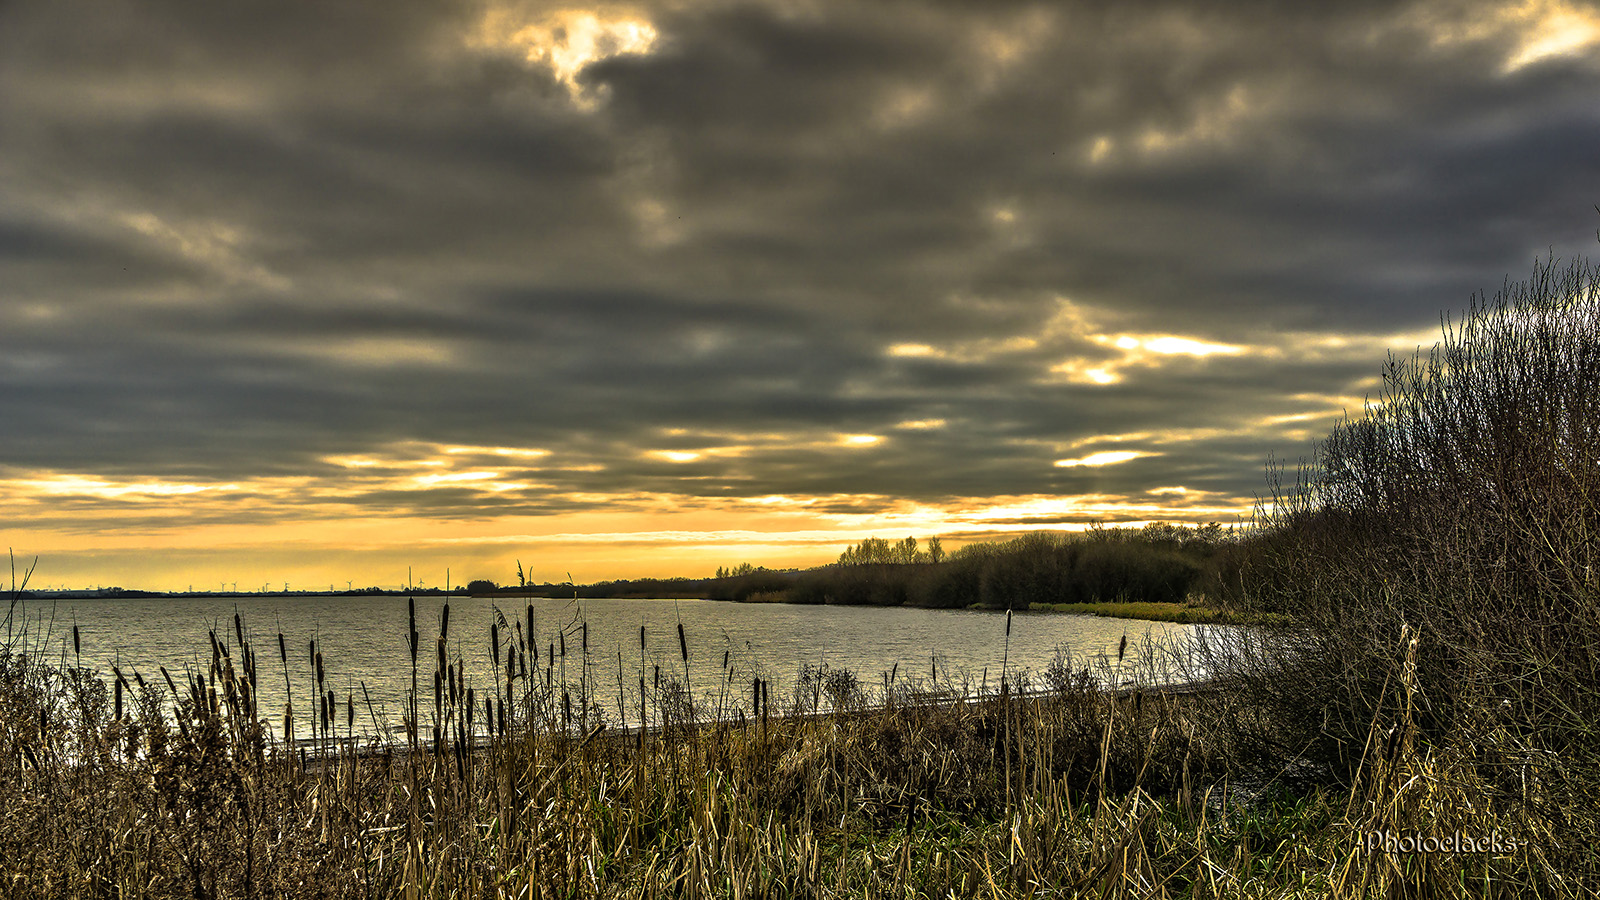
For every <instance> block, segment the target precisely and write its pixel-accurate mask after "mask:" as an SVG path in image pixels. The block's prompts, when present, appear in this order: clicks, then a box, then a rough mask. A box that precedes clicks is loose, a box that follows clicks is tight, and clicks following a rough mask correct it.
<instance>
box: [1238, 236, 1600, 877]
mask: <svg viewBox="0 0 1600 900" xmlns="http://www.w3.org/2000/svg"><path fill="white" fill-rule="evenodd" d="M1280 474H1281V472H1280V471H1279V470H1275V471H1274V472H1273V477H1272V479H1271V482H1272V483H1271V490H1270V496H1269V498H1268V500H1267V501H1266V502H1265V503H1264V504H1263V505H1262V507H1261V509H1260V512H1259V522H1258V524H1259V525H1260V526H1261V528H1260V529H1259V531H1258V533H1257V534H1256V535H1255V536H1254V537H1253V539H1252V540H1251V541H1250V542H1249V543H1248V546H1247V547H1246V548H1245V550H1246V552H1245V556H1244V558H1245V560H1246V561H1247V564H1246V565H1245V566H1243V568H1242V571H1241V572H1240V573H1239V574H1240V578H1239V580H1238V581H1237V585H1238V587H1239V589H1240V591H1242V593H1243V595H1244V597H1245V598H1246V599H1247V600H1249V601H1250V602H1253V603H1254V604H1256V605H1257V606H1260V607H1264V608H1269V609H1273V610H1279V611H1284V612H1288V613H1290V614H1291V615H1292V616H1293V620H1294V624H1293V625H1285V626H1283V627H1280V628H1274V629H1267V630H1265V631H1262V632H1258V633H1257V635H1258V638H1257V639H1255V640H1250V641H1246V642H1243V643H1238V644H1233V645H1230V646H1228V647H1226V648H1224V647H1220V646H1219V647H1216V648H1213V649H1214V650H1216V651H1217V656H1218V658H1217V659H1216V660H1215V661H1214V662H1215V665H1217V666H1218V667H1219V668H1226V669H1229V670H1231V671H1233V672H1235V673H1236V674H1237V675H1238V676H1239V677H1240V680H1241V682H1242V683H1243V684H1244V685H1245V686H1246V687H1247V689H1248V690H1250V691H1251V692H1253V693H1254V694H1255V696H1256V697H1257V698H1259V700H1260V701H1261V702H1262V704H1263V708H1264V709H1267V710H1270V713H1271V714H1270V715H1269V716H1268V717H1266V719H1268V720H1270V721H1272V722H1273V723H1274V728H1275V729H1277V733H1276V734H1271V735H1269V734H1265V733H1264V734H1262V735H1261V736H1260V737H1261V740H1262V741H1263V743H1267V744H1276V745H1277V746H1275V747H1272V748H1270V749H1272V750H1273V751H1274V752H1275V755H1281V754H1282V753H1284V752H1307V753H1309V754H1310V755H1311V756H1312V757H1313V758H1316V759H1319V760H1323V761H1326V762H1329V763H1331V764H1332V765H1333V766H1334V767H1335V769H1337V768H1339V767H1340V766H1341V765H1342V766H1346V767H1349V766H1354V765H1355V764H1356V761H1357V760H1359V759H1360V758H1361V757H1362V754H1363V745H1364V744H1365V743H1367V742H1368V740H1369V735H1370V734H1372V733H1373V732H1372V726H1373V724H1374V723H1379V724H1382V723H1384V722H1386V721H1388V719H1389V718H1391V717H1394V716H1396V715H1398V712H1397V710H1396V709H1395V708H1394V706H1393V704H1392V703H1389V701H1388V700H1387V699H1386V698H1389V697H1391V696H1392V694H1391V691H1390V688H1392V686H1393V685H1395V684H1399V683H1401V682H1402V681H1403V680H1407V679H1409V680H1407V681H1406V683H1408V684H1414V685H1415V691H1413V692H1412V694H1411V695H1410V696H1408V698H1407V700H1406V705H1407V708H1408V712H1407V715H1411V712H1410V711H1409V710H1411V709H1412V708H1414V710H1415V715H1416V716H1417V719H1418V722H1419V724H1420V727H1421V734H1423V735H1424V736H1425V739H1426V740H1427V741H1429V742H1430V744H1431V745H1432V746H1433V747H1435V748H1437V751H1438V752H1439V753H1453V754H1459V755H1463V756H1465V757H1468V758H1470V760H1471V761H1472V762H1473V764H1474V765H1476V766H1477V767H1478V770H1479V771H1480V772H1481V773H1483V775H1484V776H1485V779H1486V783H1489V784H1492V785H1495V786H1497V787H1496V789H1497V790H1498V791H1500V792H1501V793H1503V794H1504V795H1506V796H1514V797H1515V798H1517V799H1518V800H1519V802H1525V803H1527V804H1530V805H1533V806H1535V807H1536V808H1538V809H1539V810H1540V811H1541V812H1542V813H1544V814H1547V815H1548V816H1550V817H1552V820H1554V821H1560V822H1562V823H1563V825H1564V833H1565V834H1566V835H1567V839H1568V840H1569V841H1570V844H1569V848H1575V847H1581V846H1585V845H1587V846H1593V845H1594V842H1595V841H1596V840H1600V817H1597V815H1596V813H1595V811H1594V807H1595V803H1594V798H1595V797H1600V779H1597V776H1596V774H1595V773H1596V772H1597V771H1600V768H1597V764H1600V732H1597V722H1600V692H1597V685H1600V596H1597V587H1600V568H1597V563H1600V269H1597V268H1596V267H1595V266H1593V265H1591V264H1589V263H1587V262H1575V263H1572V264H1568V265H1559V264H1557V263H1556V262H1554V261H1546V262H1542V263H1540V264H1538V265H1536V266H1535V269H1534V272H1533V275H1532V276H1531V277H1530V278H1529V279H1528V280H1527V281H1524V282H1519V283H1508V284H1507V285H1506V286H1505V287H1504V288H1503V289H1502V290H1501V291H1499V292H1498V293H1497V294H1496V295H1495V296H1494V297H1493V298H1492V299H1487V298H1484V297H1481V296H1480V297H1475V298H1474V299H1473V302H1472V304H1471V306H1470V307H1469V309H1468V310H1467V311H1466V313H1465V315H1464V316H1462V317H1461V318H1460V319H1459V320H1456V321H1451V320H1448V319H1447V320H1446V321H1445V323H1444V328H1443V334H1442V338H1441V340H1440V341H1439V343H1438V344H1436V345H1435V346H1434V347H1433V348H1431V349H1430V350H1428V351H1425V352H1421V351H1419V352H1418V353H1417V354H1415V355H1413V356H1411V357H1404V358H1391V359H1390V360H1389V362H1388V364H1387V365H1386V367H1385V369H1384V373H1383V387H1382V390H1381V393H1380V394H1379V396H1378V397H1376V398H1375V399H1374V400H1372V401H1370V402H1369V404H1368V408H1367V409H1366V410H1365V411H1364V414H1363V415H1361V416H1360V417H1358V418H1351V419H1347V420H1346V421H1345V422H1344V423H1343V424H1341V425H1340V426H1338V427H1337V428H1336V429H1334V431H1333V432H1332V433H1331V434H1330V435H1329V436H1328V437H1327V438H1326V439H1325V440H1324V441H1323V443H1322V444H1321V446H1320V448H1319V450H1318V452H1317V454H1316V456H1315V457H1314V458H1313V460H1311V462H1310V463H1308V464H1306V465H1304V466H1302V468H1301V470H1300V471H1299V473H1298V476H1297V477H1296V478H1294V479H1292V480H1287V479H1282V478H1281V477H1279V476H1280ZM1397 648H1412V649H1413V650H1414V653H1411V654H1409V655H1408V653H1407V652H1403V650H1397ZM1410 669H1414V671H1408V670H1410ZM1386 704H1388V705H1386ZM1286 724H1287V725H1289V726H1290V727H1288V728H1285V727H1284V726H1285V725H1286Z"/></svg>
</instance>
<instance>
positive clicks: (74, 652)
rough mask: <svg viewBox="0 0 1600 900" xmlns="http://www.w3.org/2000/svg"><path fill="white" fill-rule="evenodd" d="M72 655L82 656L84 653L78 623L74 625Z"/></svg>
mask: <svg viewBox="0 0 1600 900" xmlns="http://www.w3.org/2000/svg"><path fill="white" fill-rule="evenodd" d="M72 655H73V656H82V655H83V650H82V647H81V645H80V644H79V643H78V626H76V625H74V626H72Z"/></svg>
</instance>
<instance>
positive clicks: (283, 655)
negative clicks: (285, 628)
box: [278, 631, 289, 666]
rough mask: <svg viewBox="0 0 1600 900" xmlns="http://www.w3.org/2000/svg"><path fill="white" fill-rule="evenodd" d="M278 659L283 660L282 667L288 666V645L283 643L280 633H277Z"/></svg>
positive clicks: (281, 633)
mask: <svg viewBox="0 0 1600 900" xmlns="http://www.w3.org/2000/svg"><path fill="white" fill-rule="evenodd" d="M278 658H279V659H281V660H283V664H284V665H286V666H287V665H288V664H289V645H288V643H286V642H285V641H284V639H283V632H281V631H280V632H278Z"/></svg>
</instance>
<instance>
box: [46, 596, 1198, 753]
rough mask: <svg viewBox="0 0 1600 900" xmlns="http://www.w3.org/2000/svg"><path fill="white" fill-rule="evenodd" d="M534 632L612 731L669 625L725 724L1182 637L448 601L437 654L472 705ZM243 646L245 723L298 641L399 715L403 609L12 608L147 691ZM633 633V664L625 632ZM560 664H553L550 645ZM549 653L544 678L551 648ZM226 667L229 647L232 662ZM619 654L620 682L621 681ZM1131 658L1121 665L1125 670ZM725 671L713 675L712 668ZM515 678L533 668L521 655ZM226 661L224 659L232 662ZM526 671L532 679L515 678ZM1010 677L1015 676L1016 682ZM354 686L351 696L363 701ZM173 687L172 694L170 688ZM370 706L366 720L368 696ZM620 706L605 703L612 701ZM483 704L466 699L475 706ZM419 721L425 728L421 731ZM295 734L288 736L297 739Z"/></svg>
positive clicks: (842, 616) (673, 659)
mask: <svg viewBox="0 0 1600 900" xmlns="http://www.w3.org/2000/svg"><path fill="white" fill-rule="evenodd" d="M530 603H531V604H532V607H533V631H534V632H536V633H537V636H538V637H537V642H536V643H537V644H538V650H537V660H536V662H537V667H538V669H539V670H541V671H548V674H549V676H550V677H551V678H552V680H553V682H554V683H555V684H557V685H558V686H559V685H560V684H561V683H562V681H563V678H562V672H563V669H564V671H565V673H566V678H565V680H566V681H567V682H568V683H574V682H577V681H578V680H579V675H580V673H581V672H582V671H583V670H584V663H583V659H584V654H583V647H582V641H583V623H587V625H588V655H587V659H588V668H587V672H588V683H589V684H590V685H592V686H593V693H594V695H595V702H596V703H597V704H598V705H600V706H602V707H605V708H606V709H607V711H608V712H607V715H608V716H609V717H610V718H611V721H613V722H615V721H617V718H618V715H617V709H618V706H619V702H620V703H621V704H622V705H624V706H625V708H626V716H625V721H626V722H627V723H629V724H636V723H637V720H638V709H639V699H640V690H639V679H640V677H641V673H642V674H643V675H644V676H645V679H646V682H647V684H650V685H651V686H652V687H653V686H654V684H655V679H656V667H658V666H659V667H660V671H661V677H662V678H664V679H668V680H671V679H674V678H676V679H679V680H682V678H683V675H684V663H683V660H682V658H681V656H680V651H679V645H678V630H677V628H678V624H679V623H680V622H681V623H682V625H683V629H684V636H685V640H686V643H687V645H688V650H689V662H688V676H689V677H688V683H689V684H690V685H691V687H692V690H693V692H694V695H695V699H696V701H697V702H698V703H700V704H702V705H711V704H719V705H720V706H721V707H722V708H723V709H725V710H729V711H731V710H735V709H744V710H746V711H748V710H749V708H750V696H749V695H750V684H751V679H752V678H755V677H761V678H766V679H770V681H771V687H770V696H771V698H772V701H773V703H774V708H775V709H781V708H783V705H784V701H785V699H786V698H788V697H789V696H790V695H791V692H792V691H793V690H794V686H795V684H796V682H797V680H798V676H799V673H800V672H801V671H802V669H803V667H805V666H808V665H809V666H822V665H826V666H827V667H828V668H829V669H830V670H833V671H837V670H840V669H842V668H848V669H850V670H852V671H853V672H855V673H856V674H857V676H858V677H859V678H860V680H861V683H862V685H863V687H865V688H868V689H878V690H880V691H881V688H882V685H883V678H884V675H885V674H886V673H890V672H891V671H893V672H894V674H895V680H896V683H897V684H904V683H907V682H909V681H916V682H918V683H920V684H922V685H923V686H927V685H929V684H932V683H933V679H934V677H935V675H936V676H937V679H938V682H937V683H938V686H940V687H951V688H953V689H955V690H958V691H959V690H962V689H967V690H974V691H975V690H978V689H980V688H982V687H984V686H985V685H987V688H988V689H990V690H993V689H996V688H997V687H998V683H999V680H1000V672H1001V668H1002V664H1004V665H1005V667H1006V668H1007V670H1008V671H1010V672H1012V673H1016V672H1018V671H1031V672H1032V673H1034V675H1035V676H1037V675H1038V674H1039V673H1040V672H1042V671H1043V670H1044V668H1045V667H1046V666H1047V665H1049V664H1050V662H1051V660H1052V658H1053V657H1054V656H1055V655H1056V653H1057V651H1058V649H1060V650H1062V651H1065V652H1067V653H1069V654H1070V655H1071V656H1072V657H1073V658H1074V659H1075V660H1076V661H1077V662H1078V663H1079V664H1080V665H1081V664H1091V665H1092V664H1094V662H1095V661H1096V660H1097V659H1099V660H1100V661H1102V662H1105V661H1107V660H1109V661H1110V668H1109V669H1108V670H1107V671H1109V672H1111V674H1112V677H1115V669H1116V668H1117V667H1116V664H1115V657H1116V654H1117V648H1118V645H1119V643H1120V642H1121V641H1122V639H1123V637H1124V636H1126V637H1127V638H1128V644H1129V647H1130V648H1136V647H1137V646H1139V645H1140V643H1141V642H1142V640H1143V639H1144V638H1145V637H1146V635H1148V636H1149V637H1150V638H1151V639H1152V640H1155V641H1159V642H1164V643H1166V644H1168V645H1172V644H1178V643H1181V642H1182V641H1183V640H1184V639H1185V638H1186V637H1187V636H1188V635H1190V634H1192V633H1193V630H1194V628H1195V626H1187V625H1177V624H1171V623H1162V622H1143V621H1133V620H1126V619H1109V618H1096V617H1092V616H1077V615H1064V614H1051V613H1035V614H1017V615H1016V616H1015V617H1014V619H1013V621H1012V626H1011V635H1010V639H1009V645H1008V642H1007V637H1006V615H1005V613H1003V612H979V611H973V610H927V609H908V608H900V607H895V608H878V607H859V606H794V605H784V604H743V603H731V602H719V601H708V600H676V601H674V600H633V599H630V600H576V601H575V600H570V599H569V600H554V599H533V600H524V599H512V598H496V599H480V598H470V597H452V598H449V605H450V620H449V632H448V635H447V644H448V646H449V655H450V657H451V659H452V660H453V659H455V658H456V657H457V656H458V655H459V657H460V658H461V659H462V661H463V664H464V668H465V671H466V680H467V682H468V683H469V684H470V685H472V686H474V687H475V688H476V689H477V691H478V693H479V694H480V695H481V694H482V693H484V692H486V690H487V691H492V690H494V685H495V684H496V669H495V666H494V663H493V658H492V647H491V644H490V625H491V623H494V622H496V621H497V610H498V613H499V614H501V615H503V616H504V619H505V620H506V621H507V622H508V623H511V627H510V628H509V629H504V628H503V629H502V632H501V638H502V642H503V643H504V642H505V641H506V640H507V636H508V635H509V636H510V639H511V640H515V636H516V634H517V629H516V624H515V623H519V622H520V623H521V625H522V628H523V630H524V631H526V630H527V628H528V626H527V621H528V619H527V615H528V614H527V610H528V605H529V604H530ZM443 606H444V598H440V597H436V596H434V597H418V598H416V610H417V630H418V632H419V634H420V637H421V648H422V650H421V656H420V662H419V668H420V671H421V674H420V676H419V679H420V680H419V683H420V685H421V693H422V695H423V696H424V697H425V698H427V699H426V702H425V706H427V707H428V708H430V709H431V696H430V695H431V691H432V686H433V682H432V671H433V665H432V660H433V658H434V654H435V652H436V639H437V637H438V635H439V626H440V619H441V614H442V608H443ZM236 611H237V612H238V613H239V614H240V616H241V618H242V621H243V624H244V634H245V638H246V640H248V641H249V642H250V643H251V645H252V647H253V648H254V650H255V653H256V657H257V674H258V682H259V690H260V709H261V710H262V713H263V715H264V716H269V717H270V719H272V720H273V721H274V723H275V724H277V723H279V722H281V716H282V710H283V707H284V682H285V677H284V676H285V666H284V665H283V663H282V662H281V660H280V657H279V652H278V635H279V633H282V634H283V636H284V640H285V643H286V644H287V647H288V665H287V676H288V682H289V684H290V690H291V691H293V699H294V703H295V708H296V710H297V718H298V720H299V721H300V722H302V723H304V722H306V721H307V720H306V717H305V716H304V712H303V711H304V710H305V709H308V708H310V707H309V702H310V699H311V697H312V692H313V690H314V685H315V677H314V671H315V670H314V668H313V667H312V665H311V662H310V658H309V643H310V641H312V640H313V639H315V640H316V642H317V649H318V650H320V651H321V652H322V654H323V664H324V669H325V676H326V682H325V683H326V685H327V687H329V688H331V689H333V690H335V691H337V693H338V698H339V701H340V705H341V718H342V707H343V705H344V701H345V698H346V696H347V695H348V694H353V695H354V697H355V699H356V705H357V718H358V720H359V722H360V726H359V727H361V728H362V729H364V730H367V731H370V730H371V726H372V725H373V720H374V719H375V720H377V723H378V726H379V727H381V728H385V729H390V728H392V727H393V726H394V725H396V724H397V723H398V722H399V721H400V719H401V715H402V712H403V710H404V709H405V706H406V697H407V693H408V691H409V689H410V685H411V666H410V657H409V651H408V649H407V642H406V632H407V630H408V629H407V598H406V597H345V596H311V595H307V596H286V597H249V598H215V597H193V598H152V599H115V600H108V599H95V600H59V601H49V600H37V599H36V600H30V601H28V602H27V603H26V604H25V606H24V607H23V613H24V615H25V617H26V622H27V626H28V631H29V635H28V639H27V642H26V643H27V644H28V646H29V647H30V648H31V649H32V651H33V652H35V653H43V654H48V655H51V656H52V658H56V659H64V660H65V661H66V662H68V663H72V662H73V661H74V659H73V656H72V627H73V625H74V624H76V625H77V626H78V629H79V635H80V641H81V648H82V657H81V661H82V665H84V666H86V667H91V668H95V669H98V670H99V671H100V672H102V673H103V674H104V673H109V672H110V670H111V666H112V665H113V664H115V665H118V666H120V667H121V669H122V671H123V673H124V674H125V675H126V676H127V677H128V678H129V680H130V681H131V680H132V679H133V674H132V673H133V672H135V671H137V672H139V673H142V674H143V675H144V677H145V678H146V680H152V679H153V680H155V681H156V683H158V684H159V683H162V682H161V676H160V669H159V667H161V666H165V667H166V668H167V669H168V671H169V672H171V673H172V676H173V678H174V679H175V680H176V679H179V678H180V673H182V672H184V671H186V670H187V671H191V672H203V671H205V670H206V669H207V667H208V666H209V663H210V658H211V650H210V640H209V638H208V632H210V631H211V630H213V629H214V630H215V632H216V634H217V637H218V639H219V640H221V641H224V642H226V643H227V644H228V645H230V646H233V645H236V643H237V642H236V640H235V638H234V623H233V616H234V613H235V612H236ZM640 626H643V627H644V634H645V646H644V648H643V650H642V652H641V649H640V646H639V629H640ZM563 634H564V635H565V637H566V656H565V657H561V656H560V655H559V654H560V643H561V636H562V635H563ZM551 645H555V648H556V653H557V655H556V657H555V661H556V665H555V667H554V668H553V670H550V667H549V663H550V656H549V650H550V647H551ZM234 652H235V655H237V649H235V651H234ZM619 655H620V669H619ZM1133 655H1134V654H1133V653H1130V654H1129V659H1128V660H1127V665H1131V664H1132V657H1133ZM725 660H726V664H727V668H724V661H725ZM527 662H528V663H529V664H533V663H534V662H535V660H534V659H528V660H527ZM236 665H237V663H236ZM531 667H532V665H530V668H531ZM1013 677H1014V676H1013ZM363 686H364V687H365V692H363ZM180 687H181V683H180ZM368 696H370V698H371V711H370V712H369V709H368V706H367V704H366V702H365V697H368ZM619 698H620V700H619ZM480 702H481V701H480ZM424 721H425V722H426V717H424ZM302 727H304V726H303V725H302V726H297V727H296V731H297V732H299V731H301V728H302Z"/></svg>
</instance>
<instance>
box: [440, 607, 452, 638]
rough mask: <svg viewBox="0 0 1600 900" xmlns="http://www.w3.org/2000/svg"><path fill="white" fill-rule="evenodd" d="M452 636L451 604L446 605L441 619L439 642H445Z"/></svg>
mask: <svg viewBox="0 0 1600 900" xmlns="http://www.w3.org/2000/svg"><path fill="white" fill-rule="evenodd" d="M449 635H450V604H448V603H446V604H445V605H444V612H443V613H441V614H440V617H439V640H441V641H442V640H444V639H445V638H446V637H448V636H449Z"/></svg>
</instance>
